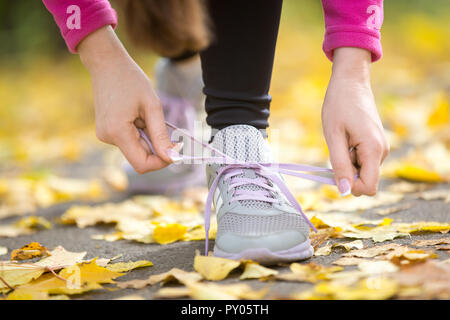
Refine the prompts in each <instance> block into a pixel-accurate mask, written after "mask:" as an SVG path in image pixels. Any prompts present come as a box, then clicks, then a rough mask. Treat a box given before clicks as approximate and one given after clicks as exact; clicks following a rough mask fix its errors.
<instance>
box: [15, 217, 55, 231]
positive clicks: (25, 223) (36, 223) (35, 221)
mask: <svg viewBox="0 0 450 320" xmlns="http://www.w3.org/2000/svg"><path fill="white" fill-rule="evenodd" d="M14 225H15V226H16V227H18V228H27V229H38V228H44V229H50V228H51V227H52V224H51V223H50V222H49V221H48V220H46V219H45V218H43V217H38V216H29V217H25V218H22V219H19V220H18V221H17V222H15V223H14Z"/></svg>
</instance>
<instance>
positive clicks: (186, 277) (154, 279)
mask: <svg viewBox="0 0 450 320" xmlns="http://www.w3.org/2000/svg"><path fill="white" fill-rule="evenodd" d="M201 279H202V276H201V275H200V274H198V273H197V272H187V271H184V270H181V269H178V268H172V269H170V270H169V271H167V272H164V273H160V274H155V275H151V276H150V277H148V278H147V279H143V280H140V279H137V280H130V281H124V282H118V283H117V286H118V287H119V288H122V289H125V288H134V289H142V288H144V287H146V286H149V285H150V286H151V285H154V284H156V283H159V282H163V283H166V282H169V281H173V280H176V281H178V282H180V283H183V284H187V283H191V282H197V281H200V280H201Z"/></svg>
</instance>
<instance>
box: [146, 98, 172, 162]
mask: <svg viewBox="0 0 450 320" xmlns="http://www.w3.org/2000/svg"><path fill="white" fill-rule="evenodd" d="M144 121H145V126H146V129H147V132H148V135H149V138H150V141H151V142H152V145H153V148H154V149H155V152H156V155H157V156H158V157H159V158H161V159H162V160H163V161H165V162H167V163H171V162H172V160H171V158H170V157H169V155H168V154H167V151H168V150H169V149H172V148H173V147H174V146H175V145H174V144H173V143H172V142H171V141H170V138H169V133H168V131H167V127H166V123H165V120H164V114H163V111H162V107H161V104H159V105H158V106H156V107H155V106H151V104H150V102H147V103H146V105H145V106H144Z"/></svg>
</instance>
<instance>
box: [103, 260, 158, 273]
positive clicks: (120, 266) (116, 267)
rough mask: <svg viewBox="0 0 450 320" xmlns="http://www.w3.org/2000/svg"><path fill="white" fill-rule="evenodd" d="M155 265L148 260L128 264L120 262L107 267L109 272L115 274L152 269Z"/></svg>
mask: <svg viewBox="0 0 450 320" xmlns="http://www.w3.org/2000/svg"><path fill="white" fill-rule="evenodd" d="M152 265H153V264H152V263H151V262H150V261H147V260H139V261H128V262H118V263H114V264H108V265H106V266H105V268H106V269H108V270H109V271H114V272H126V271H130V270H133V269H136V268H142V267H150V266H152Z"/></svg>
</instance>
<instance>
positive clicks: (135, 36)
mask: <svg viewBox="0 0 450 320" xmlns="http://www.w3.org/2000/svg"><path fill="white" fill-rule="evenodd" d="M115 3H116V4H117V6H118V8H119V10H121V11H122V12H123V14H124V16H125V26H126V31H127V34H128V36H129V37H130V40H131V41H132V42H133V43H134V44H136V45H137V46H139V47H143V48H148V49H151V50H153V51H154V52H155V53H157V54H159V55H161V56H164V57H176V56H179V55H182V54H183V53H185V52H198V51H201V50H203V49H205V48H206V47H207V46H208V45H209V43H210V41H211V38H212V35H211V31H210V30H211V28H210V26H211V24H210V20H209V16H208V12H207V8H206V4H205V3H204V1H203V0H117V1H116V2H115Z"/></svg>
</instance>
